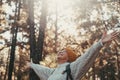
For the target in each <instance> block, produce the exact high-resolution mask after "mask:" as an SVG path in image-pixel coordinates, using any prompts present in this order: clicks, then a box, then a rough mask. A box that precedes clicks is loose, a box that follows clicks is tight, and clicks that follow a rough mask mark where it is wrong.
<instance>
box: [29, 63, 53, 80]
mask: <svg viewBox="0 0 120 80" xmlns="http://www.w3.org/2000/svg"><path fill="white" fill-rule="evenodd" d="M30 67H31V68H32V69H33V70H34V71H35V73H36V74H37V75H38V77H39V78H40V79H41V80H47V79H48V77H49V76H50V75H51V74H52V72H53V71H54V69H53V68H48V67H45V66H42V65H39V64H34V63H31V64H30Z"/></svg>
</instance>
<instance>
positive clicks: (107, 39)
mask: <svg viewBox="0 0 120 80" xmlns="http://www.w3.org/2000/svg"><path fill="white" fill-rule="evenodd" d="M118 35H119V32H117V31H113V32H112V33H110V34H107V32H106V31H105V32H104V33H103V35H102V38H101V40H102V43H103V44H105V43H107V42H110V41H112V40H114V39H116V38H117V36H118Z"/></svg>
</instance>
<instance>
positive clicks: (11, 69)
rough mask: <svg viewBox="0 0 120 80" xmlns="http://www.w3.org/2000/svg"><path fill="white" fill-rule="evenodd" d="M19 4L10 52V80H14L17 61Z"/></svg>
mask: <svg viewBox="0 0 120 80" xmlns="http://www.w3.org/2000/svg"><path fill="white" fill-rule="evenodd" d="M17 4H18V1H16V11H15V20H14V24H15V25H14V26H13V27H12V33H13V36H12V45H11V52H10V62H9V71H8V80H12V72H13V68H14V60H15V49H16V42H17V32H18V26H17V24H16V21H17V20H18V17H19V15H17V11H18V8H17ZM18 14H19V13H18Z"/></svg>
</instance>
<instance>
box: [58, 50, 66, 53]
mask: <svg viewBox="0 0 120 80" xmlns="http://www.w3.org/2000/svg"><path fill="white" fill-rule="evenodd" d="M58 52H66V50H65V49H61V50H60V51H58Z"/></svg>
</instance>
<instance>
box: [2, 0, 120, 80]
mask: <svg viewBox="0 0 120 80" xmlns="http://www.w3.org/2000/svg"><path fill="white" fill-rule="evenodd" d="M117 23H120V0H0V80H39V79H38V78H37V77H36V75H31V72H33V71H32V70H29V71H28V70H25V65H26V61H32V62H34V63H36V64H42V65H44V66H48V67H51V68H54V67H56V66H57V64H56V61H55V60H56V53H57V52H58V51H59V50H61V49H63V48H64V47H66V46H71V47H72V48H73V49H74V50H75V52H76V54H77V55H78V56H81V55H82V54H84V52H85V51H86V50H87V49H88V48H89V47H90V46H91V45H92V44H93V43H95V42H97V41H98V40H99V39H100V38H101V35H102V33H103V32H104V31H105V30H107V31H109V30H111V29H113V28H114V27H115V25H116V24H117ZM108 44H109V43H108ZM29 75H31V76H29ZM82 80H120V37H119V36H118V38H117V39H116V40H114V41H113V42H112V44H111V45H109V46H108V45H105V47H103V48H102V50H101V51H100V52H99V56H98V58H97V59H96V60H95V62H94V64H93V66H92V67H91V68H90V70H89V71H88V72H87V73H86V75H85V76H84V77H83V79H82Z"/></svg>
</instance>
